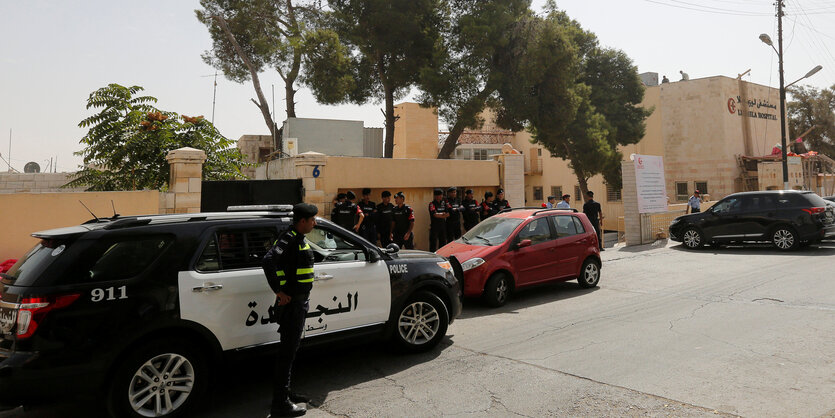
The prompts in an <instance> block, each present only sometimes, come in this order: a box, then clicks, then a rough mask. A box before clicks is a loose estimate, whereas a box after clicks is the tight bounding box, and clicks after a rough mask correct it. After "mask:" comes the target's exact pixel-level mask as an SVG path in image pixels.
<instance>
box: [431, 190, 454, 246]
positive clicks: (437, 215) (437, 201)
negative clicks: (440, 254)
mask: <svg viewBox="0 0 835 418" xmlns="http://www.w3.org/2000/svg"><path fill="white" fill-rule="evenodd" d="M433 195H434V199H433V200H432V201H431V202H429V251H430V252H433V253H434V252H435V250H437V249H438V248H441V247H443V246H444V245H446V220H447V218H449V206H448V205H447V202H446V201H445V200H444V191H443V190H441V189H435V191H434V193H433Z"/></svg>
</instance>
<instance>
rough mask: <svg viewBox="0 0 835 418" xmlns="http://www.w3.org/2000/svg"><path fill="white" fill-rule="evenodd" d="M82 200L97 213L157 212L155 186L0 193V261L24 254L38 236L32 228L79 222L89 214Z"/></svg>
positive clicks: (89, 216)
mask: <svg viewBox="0 0 835 418" xmlns="http://www.w3.org/2000/svg"><path fill="white" fill-rule="evenodd" d="M79 200H80V201H82V202H84V204H85V205H87V207H89V208H90V210H92V211H93V213H95V214H96V216H98V217H109V216H113V206H111V201H112V202H113V203H112V205H115V207H116V212H117V213H119V214H120V215H122V216H128V215H149V214H157V213H159V206H160V198H159V192H158V191H156V190H147V191H136V192H80V193H15V194H2V195H0V225H2V226H3V238H2V240H0V262H2V261H3V260H6V259H9V258H19V257H21V256H23V255H24V254H25V253H26V251H28V250H29V249H30V248H31V247H32V246H34V245H35V244H37V243H38V240H37V239H35V238H32V237H31V234H32V233H33V232H38V231H43V230H47V229H53V228H62V227H67V226H74V225H79V224H81V223H83V222H85V221H88V220H90V219H91V218H92V216H91V215H90V213H89V212H87V209H84V207H83V206H81V204H80V203H78V201H79Z"/></svg>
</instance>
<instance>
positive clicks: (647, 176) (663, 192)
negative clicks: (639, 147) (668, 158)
mask: <svg viewBox="0 0 835 418" xmlns="http://www.w3.org/2000/svg"><path fill="white" fill-rule="evenodd" d="M633 161H634V162H635V183H636V185H637V189H638V212H639V213H658V212H666V211H667V186H666V183H665V181H664V160H663V158H662V157H660V156H657V155H638V154H635V155H634V157H633Z"/></svg>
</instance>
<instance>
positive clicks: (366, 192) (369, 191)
mask: <svg viewBox="0 0 835 418" xmlns="http://www.w3.org/2000/svg"><path fill="white" fill-rule="evenodd" d="M362 194H363V196H365V195H369V194H371V189H369V188H368V187H366V188H364V189H362Z"/></svg>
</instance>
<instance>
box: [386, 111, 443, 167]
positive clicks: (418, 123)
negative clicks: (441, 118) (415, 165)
mask: <svg viewBox="0 0 835 418" xmlns="http://www.w3.org/2000/svg"><path fill="white" fill-rule="evenodd" d="M394 114H395V116H396V117H397V118H398V119H397V121H396V122H394V152H393V154H392V155H393V157H394V158H426V159H430V158H436V157H438V115H437V113H435V111H434V110H433V109H428V108H423V107H420V105H419V104H417V103H400V104H398V105H396V106H394Z"/></svg>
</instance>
